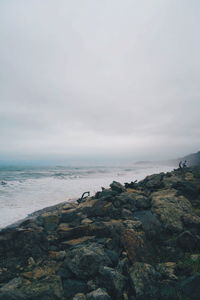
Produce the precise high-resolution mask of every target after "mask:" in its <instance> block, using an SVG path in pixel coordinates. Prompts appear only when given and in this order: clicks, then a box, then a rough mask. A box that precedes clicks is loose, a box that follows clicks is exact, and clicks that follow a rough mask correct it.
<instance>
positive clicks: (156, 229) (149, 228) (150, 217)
mask: <svg viewBox="0 0 200 300" xmlns="http://www.w3.org/2000/svg"><path fill="white" fill-rule="evenodd" d="M134 217H135V218H137V219H138V220H139V221H138V222H140V223H141V225H142V228H143V230H144V232H145V234H146V236H147V237H148V238H149V239H151V238H157V237H158V236H159V235H160V234H161V233H162V231H163V226H162V224H161V222H160V221H159V219H158V217H157V216H156V215H155V214H153V213H152V212H151V211H150V210H142V211H136V212H135V213H134Z"/></svg>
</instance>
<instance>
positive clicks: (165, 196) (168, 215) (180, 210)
mask: <svg viewBox="0 0 200 300" xmlns="http://www.w3.org/2000/svg"><path fill="white" fill-rule="evenodd" d="M151 200H152V208H151V210H152V212H153V213H155V214H156V215H157V216H158V218H159V220H160V222H161V223H162V224H163V226H164V227H165V228H166V229H168V230H170V231H172V232H180V231H182V230H183V223H182V217H183V216H184V215H185V214H188V213H191V211H192V206H191V203H190V202H189V201H188V200H187V199H186V198H185V197H184V196H177V194H176V190H174V189H166V190H159V191H157V192H154V193H152V195H151Z"/></svg>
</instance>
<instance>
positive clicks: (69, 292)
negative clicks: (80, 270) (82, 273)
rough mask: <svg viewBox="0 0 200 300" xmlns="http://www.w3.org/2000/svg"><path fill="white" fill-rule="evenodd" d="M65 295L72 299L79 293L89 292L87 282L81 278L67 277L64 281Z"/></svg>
mask: <svg viewBox="0 0 200 300" xmlns="http://www.w3.org/2000/svg"><path fill="white" fill-rule="evenodd" d="M63 289H64V296H65V297H66V299H70V298H71V297H73V296H75V295H76V294H78V293H85V292H87V284H86V283H85V282H84V281H81V280H75V279H67V280H64V281H63Z"/></svg>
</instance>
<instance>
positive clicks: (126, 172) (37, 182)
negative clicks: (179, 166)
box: [0, 164, 172, 228]
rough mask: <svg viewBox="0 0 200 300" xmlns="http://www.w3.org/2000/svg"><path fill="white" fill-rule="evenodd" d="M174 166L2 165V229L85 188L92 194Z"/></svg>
mask: <svg viewBox="0 0 200 300" xmlns="http://www.w3.org/2000/svg"><path fill="white" fill-rule="evenodd" d="M171 169H172V167H171V166H163V165H162V166H159V165H156V166H152V165H145V164H140V165H138V164H135V165H132V166H129V167H127V166H125V167H123V166H120V167H110V166H109V167H106V166H101V167H99V166H96V167H94V166H93V167H63V166H57V167H31V168H30V167H5V166H4V167H0V228H3V227H5V226H7V225H10V224H12V223H14V222H16V221H18V220H20V219H22V218H25V217H26V216H27V215H28V214H30V213H32V212H34V211H36V210H39V209H42V208H45V207H47V206H51V205H55V204H58V203H60V202H63V201H75V200H76V199H78V198H80V197H81V195H82V193H84V192H85V191H90V193H91V195H93V194H94V193H95V192H96V191H98V190H101V187H108V186H109V184H110V183H111V182H112V181H113V180H116V181H119V182H121V183H124V182H131V181H134V180H136V179H137V180H141V179H143V178H144V177H145V176H147V175H150V174H154V173H159V172H167V171H170V170H171Z"/></svg>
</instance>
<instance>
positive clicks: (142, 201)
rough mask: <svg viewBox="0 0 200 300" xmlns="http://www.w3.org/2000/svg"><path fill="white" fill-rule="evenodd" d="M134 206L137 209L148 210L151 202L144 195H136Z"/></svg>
mask: <svg viewBox="0 0 200 300" xmlns="http://www.w3.org/2000/svg"><path fill="white" fill-rule="evenodd" d="M135 206H136V207H137V208H138V209H148V208H150V207H151V201H150V199H149V198H148V197H146V196H144V195H136V197H135Z"/></svg>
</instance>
